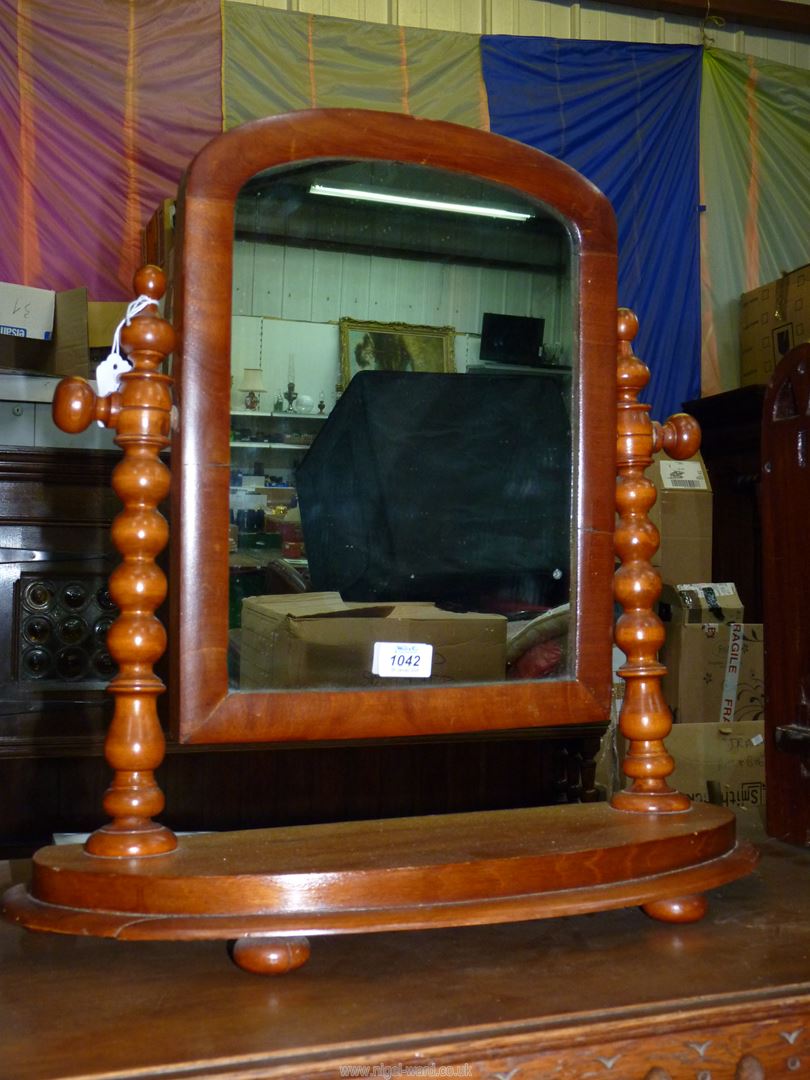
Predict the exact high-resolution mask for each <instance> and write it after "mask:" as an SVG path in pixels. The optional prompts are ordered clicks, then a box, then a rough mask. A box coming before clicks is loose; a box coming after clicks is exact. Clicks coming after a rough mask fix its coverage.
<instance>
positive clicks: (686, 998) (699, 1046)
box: [0, 823, 810, 1080]
mask: <svg viewBox="0 0 810 1080" xmlns="http://www.w3.org/2000/svg"><path fill="white" fill-rule="evenodd" d="M743 826H744V827H745V823H743ZM754 839H755V840H757V842H759V837H758V836H755V837H754ZM762 847H763V858H762V861H761V864H760V867H759V868H758V870H757V871H756V872H755V873H754V874H753V875H751V876H749V877H747V878H744V879H742V880H739V881H736V882H734V883H732V884H730V885H727V886H724V887H723V888H721V889H719V890H717V891H716V892H713V893H712V894H711V897H710V905H709V914H708V915H707V917H706V918H705V920H703V921H702V922H700V923H697V924H693V925H691V926H677V925H668V924H666V923H661V922H656V921H653V920H651V919H647V918H646V917H645V916H644V915H642V914H641V912H640V911H638V910H637V909H633V908H630V909H626V910H620V911H610V912H604V913H601V914H596V915H591V916H586V917H578V918H569V919H549V920H545V921H539V922H528V923H517V924H512V925H501V926H497V925H496V926H488V927H483V926H481V927H468V928H464V929H451V930H434V931H431V932H429V933H407V932H405V933H383V934H369V935H366V936H364V938H362V939H359V938H358V937H356V936H351V935H350V936H346V937H339V936H338V937H330V938H324V939H321V940H320V941H319V944H318V948H317V950H313V955H312V959H311V960H310V962H309V964H308V965H307V966H306V967H304V968H303V969H302V970H301V971H299V972H296V973H294V974H292V975H288V976H285V977H284V978H282V979H267V978H260V977H254V976H247V975H245V973H244V972H241V971H239V970H237V968H236V967H234V966H232V965H229V964H227V963H223V955H222V954H223V946H222V944H221V943H217V942H202V941H201V942H187V943H177V942H119V941H114V940H108V939H98V938H80V937H77V938H74V937H62V936H59V935H50V934H42V935H39V934H31V933H27V932H24V931H21V930H19V929H17V928H16V927H14V926H11V925H9V924H7V923H0V1061H2V1063H3V1064H2V1067H0V1073H2V1075H3V1076H8V1077H13V1078H14V1080H56V1078H61V1080H78V1078H79V1077H81V1078H82V1080H90V1078H96V1080H100V1078H102V1077H104V1078H110V1077H113V1076H115V1077H116V1080H126V1078H132V1080H134V1078H135V1077H137V1078H138V1080H157V1078H158V1077H159V1078H160V1080H174V1078H176V1080H180V1078H181V1077H182V1078H183V1080H191V1078H196V1077H199V1078H202V1077H205V1078H206V1080H216V1078H219V1080H225V1078H226V1077H227V1078H238V1077H244V1078H245V1080H247V1078H250V1080H265V1078H266V1080H270V1078H273V1080H278V1078H281V1077H283V1078H284V1080H294V1078H296V1077H317V1078H324V1080H326V1078H329V1080H333V1078H334V1080H337V1078H339V1077H341V1076H350V1075H354V1076H361V1075H366V1076H379V1077H396V1076H405V1075H407V1069H408V1067H412V1066H418V1067H421V1068H422V1072H421V1073H418V1074H417V1075H422V1076H426V1077H432V1076H445V1077H470V1078H474V1080H496V1078H497V1080H505V1078H509V1080H547V1078H551V1077H554V1078H555V1080H583V1078H588V1080H592V1078H593V1080H600V1078H602V1077H604V1078H605V1080H687V1078H688V1080H761V1078H767V1080H773V1078H776V1077H786V1078H793V1077H801V1076H808V1075H810V924H809V923H808V921H807V917H806V915H807V912H806V898H807V896H808V895H809V894H810V852H802V851H800V850H798V849H795V848H790V847H788V846H787V845H783V844H781V843H779V842H777V841H773V840H771V841H764V842H763V843H762ZM27 865H28V864H27V863H25V862H20V863H13V864H10V865H9V864H0V878H3V877H5V878H6V880H7V878H8V876H10V875H13V876H14V877H15V878H16V879H20V877H21V876H22V875H23V874H24V873H25V871H26V868H27ZM6 880H0V889H2V888H3V887H4V886H5V884H6ZM375 1069H376V1072H375V1071H374V1070H375ZM442 1069H444V1070H445V1071H444V1072H442V1071H441V1070H442ZM341 1070H342V1071H341ZM351 1070H354V1071H351ZM363 1070H365V1071H363Z"/></svg>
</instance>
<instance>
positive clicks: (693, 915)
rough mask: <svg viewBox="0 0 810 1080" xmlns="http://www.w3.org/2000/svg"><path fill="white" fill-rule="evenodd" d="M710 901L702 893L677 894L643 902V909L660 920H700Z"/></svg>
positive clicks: (684, 921) (679, 921) (651, 916)
mask: <svg viewBox="0 0 810 1080" xmlns="http://www.w3.org/2000/svg"><path fill="white" fill-rule="evenodd" d="M708 907H709V903H708V901H707V899H706V897H705V896H703V894H702V893H699V894H698V895H697V896H676V897H672V898H670V899H668V900H651V901H650V902H649V904H642V905H641V910H642V911H643V912H644V914H645V915H649V916H650V918H651V919H658V920H659V921H660V922H670V923H690V922H698V921H699V920H700V919H702V918H703V916H704V915H705V914H706V911H707V910H708Z"/></svg>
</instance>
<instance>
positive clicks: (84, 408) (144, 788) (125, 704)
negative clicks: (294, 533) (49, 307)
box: [53, 266, 177, 858]
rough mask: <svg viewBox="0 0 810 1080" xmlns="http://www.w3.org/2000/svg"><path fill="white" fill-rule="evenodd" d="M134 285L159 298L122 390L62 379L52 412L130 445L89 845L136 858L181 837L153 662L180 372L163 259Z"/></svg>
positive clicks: (119, 490)
mask: <svg viewBox="0 0 810 1080" xmlns="http://www.w3.org/2000/svg"><path fill="white" fill-rule="evenodd" d="M134 285H135V292H136V295H138V296H145V297H149V299H150V300H151V301H152V303H151V304H149V305H148V306H147V307H146V308H145V309H144V311H143V312H142V313H141V314H140V315H136V316H134V317H133V318H132V320H131V323H130V325H129V326H125V327H124V328H123V330H122V333H121V348H122V350H123V351H124V352H125V353H126V354H127V355H128V357H129V359H130V361H131V363H132V365H133V367H132V370H131V371H129V372H127V373H125V374H123V375H121V378H120V382H121V387H120V390H118V391H116V392H115V393H113V394H111V395H109V397H104V398H99V397H97V396H96V394H95V392H94V391H93V388H92V387H91V386H90V385H89V384H88V383H87V382H85V381H84V380H83V379H78V378H73V377H72V378H68V379H63V380H62V382H60V383H59V385H58V386H57V388H56V394H55V396H54V401H53V417H54V421H55V422H56V424H57V426H58V427H60V428H62V430H63V431H68V432H72V433H76V432H79V431H83V430H84V429H85V428H86V427H87V426H88V425H89V424H90V423H92V421H93V420H99V421H101V422H102V423H103V424H105V426H107V427H110V428H113V429H114V430H115V431H116V433H117V434H116V437H115V442H116V443H117V444H118V446H120V447H121V449H122V450H123V452H124V456H123V458H122V459H121V461H120V462H119V463H118V464H117V465H116V467H115V469H114V470H113V477H112V486H113V490H114V491H115V493H116V494H117V495H118V497H119V498H120V499H121V502H122V503H123V504H124V508H123V510H122V511H121V512H120V513H119V514H118V515H117V517H116V518H115V520H114V521H113V525H112V539H113V543H114V544H115V546H116V548H117V549H118V550H119V551H120V552H121V554H122V555H123V556H124V561H123V562H122V563H121V564H120V565H119V566H118V567H117V568H116V569H115V570H114V571H113V573H112V575H111V577H110V593H111V595H112V597H113V599H114V600H115V602H116V604H117V605H118V607H119V609H120V615H119V616H118V618H117V619H116V621H115V622H114V623H113V625H112V626H111V627H110V630H109V633H108V636H107V646H108V649H109V652H110V655H111V656H112V657H113V659H114V660H115V661H116V663H117V664H118V669H119V670H118V674H117V675H116V676H115V678H114V679H113V680H112V682H111V683H110V685H109V687H108V689H109V692H110V693H111V694H113V695H114V697H115V712H114V715H113V719H112V723H111V725H110V729H109V732H108V734H107V739H106V742H105V747H104V753H105V756H106V758H107V762H108V763H109V765H110V766H111V767H112V769H113V770H114V773H115V775H114V777H113V780H112V783H111V785H110V787H109V788H108V790H107V793H106V794H105V796H104V809H105V810H106V811H107V813H108V814H109V815H110V817H111V819H112V820H111V821H110V822H109V823H108V824H107V825H104V826H103V827H102V828H101V829H98V830H97V831H96V832H94V833H93V834H92V835H91V836H90V838H89V839H88V841H87V843H86V845H85V849H86V850H87V851H88V852H89V853H90V854H92V855H102V856H110V857H126V858H133V857H137V856H142V855H159V854H163V853H165V852H168V851H173V850H174V849H175V847H176V846H177V839H176V837H175V836H174V834H173V833H172V832H171V830H169V829H167V828H165V827H164V826H163V825H159V824H158V823H157V822H155V821H153V820H152V818H153V817H154V816H155V815H156V814H159V813H160V812H161V811H162V810H163V806H164V798H163V793H162V792H161V790H160V788H159V787H158V785H157V783H156V781H155V777H154V771H155V769H156V768H157V767H158V765H160V763H161V761H162V760H163V756H164V753H165V749H166V742H165V738H164V736H163V731H162V729H161V726H160V722H159V720H158V715H157V703H156V702H157V696H158V694H161V693H162V692H163V691H164V689H165V687H164V685H163V683H162V682H161V680H160V679H159V678H158V677H157V676H156V675H155V673H154V671H153V665H154V664H155V662H156V661H157V660H159V659H160V657H161V656H162V655H163V652H164V650H165V648H166V631H165V630H164V628H163V626H162V624H161V623H160V621H159V620H158V619H157V618H156V617H155V610H156V609H157V608H158V607H159V606H160V604H161V603H162V602H163V600H164V599H165V597H166V577H165V575H164V573H163V571H162V570H161V569H160V568H159V567H158V566H157V565H156V564H155V557H156V556H157V555H158V554H159V553H160V552H161V551H162V550H163V548H164V547H165V546H166V544H167V542H168V539H169V529H168V525H167V522H166V520H165V518H164V517H163V516H162V514H160V513H159V512H158V510H157V506H158V504H159V503H160V502H161V501H162V500H163V499H165V497H166V495H167V494H168V492H169V470H168V469H167V468H166V466H165V465H164V464H163V462H162V461H161V460H160V458H159V456H158V455H159V453H160V451H161V450H163V449H165V447H166V446H168V444H169V431H170V417H171V379H170V378H169V377H168V376H167V375H162V374H161V373H160V372H159V370H158V369H159V368H160V365H161V364H162V363H163V361H164V360H165V358H166V356H167V355H168V354H169V353H170V352H171V351H172V349H173V348H174V331H173V330H172V328H171V326H170V325H169V323H168V322H166V320H165V319H163V318H161V317H160V316H159V315H158V312H157V302H158V300H160V298H161V296H162V295H163V293H164V291H165V288H166V277H165V275H164V273H163V271H162V270H160V269H159V268H158V267H156V266H145V267H142V268H141V269H140V270H139V271H138V272H137V273H136V275H135V281H134Z"/></svg>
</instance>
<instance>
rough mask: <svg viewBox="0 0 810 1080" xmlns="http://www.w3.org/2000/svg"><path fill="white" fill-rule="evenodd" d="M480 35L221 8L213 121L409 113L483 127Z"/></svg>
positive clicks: (226, 124) (232, 6) (238, 7)
mask: <svg viewBox="0 0 810 1080" xmlns="http://www.w3.org/2000/svg"><path fill="white" fill-rule="evenodd" d="M479 44H480V38H479V37H478V36H477V35H475V34H458V33H451V32H443V31H437V30H418V29H412V28H410V27H400V26H383V25H377V24H373V23H361V22H354V21H351V20H348V19H333V18H326V17H323V16H319V15H305V14H298V13H290V12H280V11H272V10H268V9H267V8H258V7H253V6H252V5H249V4H240V3H225V4H224V5H223V50H222V67H223V73H222V85H223V124H224V127H225V128H231V127H234V126H235V125H237V124H241V123H244V122H245V121H247V120H255V119H257V118H259V117H261V116H269V115H275V114H278V113H284V112H290V111H292V110H294V109H311V108H350V107H351V108H366V109H383V110H386V111H388V112H404V113H411V114H413V115H415V116H424V117H428V118H429V119H433V120H450V121H453V122H454V123H457V124H466V125H468V126H469V127H477V128H484V129H487V128H488V127H489V118H488V113H487V107H486V93H485V90H484V83H483V77H482V74H481V55H480V47H479Z"/></svg>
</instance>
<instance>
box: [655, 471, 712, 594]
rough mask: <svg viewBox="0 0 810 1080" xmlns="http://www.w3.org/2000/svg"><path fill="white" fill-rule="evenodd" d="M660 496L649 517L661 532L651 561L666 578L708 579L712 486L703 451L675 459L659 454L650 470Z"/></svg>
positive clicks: (671, 581) (672, 580) (674, 581)
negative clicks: (690, 456) (659, 542)
mask: <svg viewBox="0 0 810 1080" xmlns="http://www.w3.org/2000/svg"><path fill="white" fill-rule="evenodd" d="M647 476H648V478H649V479H650V480H652V482H653V483H654V484H655V488H656V491H657V492H658V498H657V499H656V501H655V503H654V504H653V506H652V508H651V509H650V515H649V516H650V520H651V521H652V523H653V524H654V525H655V526H656V528H657V529H658V531H659V533H660V534H661V546H660V547H659V549H658V551H657V552H656V553H655V555H653V557H652V564H653V566H654V567H655V568H656V569H657V570H658V572H659V573H660V574H661V577H662V579H663V580H664V581H665V582H668V583H671V584H675V583H677V582H679V581H706V580H708V579H709V578H711V576H712V489H711V484H710V483H709V474H708V473H707V471H706V466H705V465H704V464H703V458H702V457H701V456H700V454H695V456H694V457H692V458H690V459H689V460H688V461H672V459H671V458H669V457H667V455H666V454H657V455H656V456H655V459H654V461H653V464H652V465H651V466H650V468H649V469H648V470H647Z"/></svg>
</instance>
